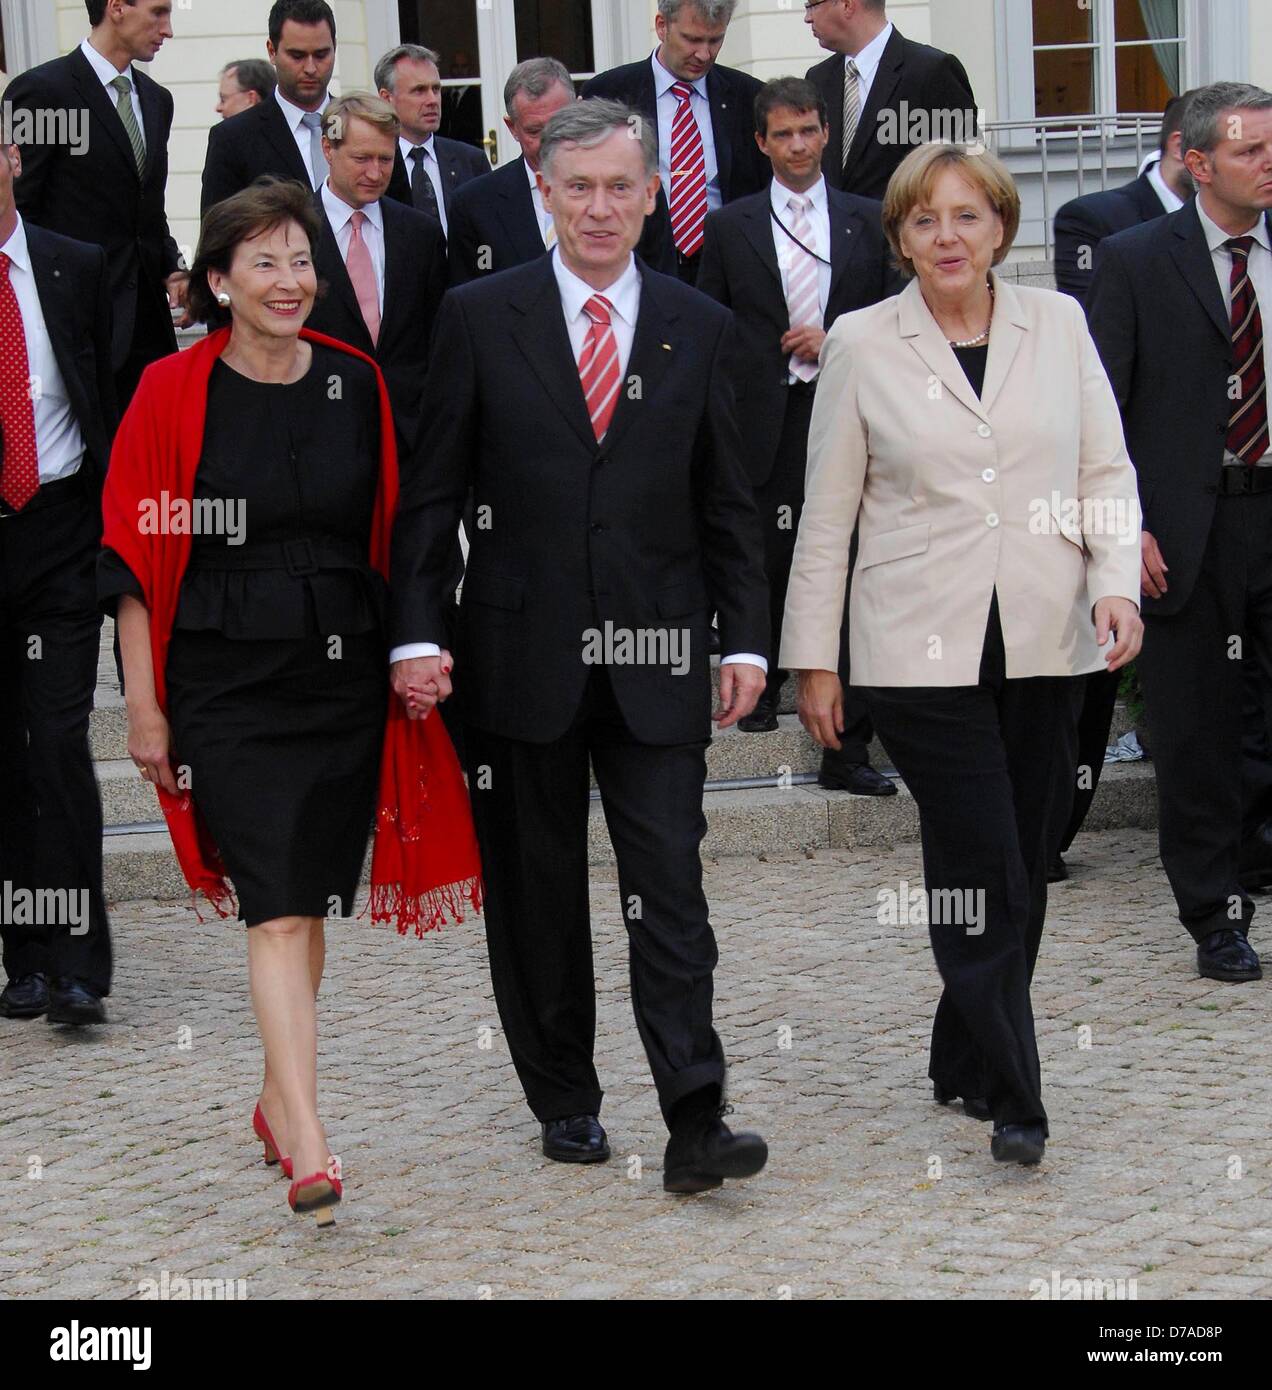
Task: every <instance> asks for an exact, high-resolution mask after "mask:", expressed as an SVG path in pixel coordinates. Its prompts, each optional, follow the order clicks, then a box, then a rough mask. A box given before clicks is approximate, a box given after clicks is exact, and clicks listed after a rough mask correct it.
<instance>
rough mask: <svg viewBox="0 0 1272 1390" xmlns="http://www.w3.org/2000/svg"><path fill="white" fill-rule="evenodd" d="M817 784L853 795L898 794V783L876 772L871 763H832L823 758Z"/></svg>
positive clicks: (833, 790) (828, 789) (829, 789)
mask: <svg viewBox="0 0 1272 1390" xmlns="http://www.w3.org/2000/svg"><path fill="white" fill-rule="evenodd" d="M817 785H818V786H819V787H825V788H826V790H827V791H832V792H851V793H852V794H853V796H896V794H897V784H896V783H895V782H893V781H891V780H890V779H889V778H887V777H885V776H884V775H883V773H882V772H876V771H875V770H874V768H872V767H871V766H870V764H869V763H832V762H829V761H827V759H825V758H823V759H822V765H821V771H820V772H819V773H818V774H817Z"/></svg>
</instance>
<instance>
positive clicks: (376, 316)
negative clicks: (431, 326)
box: [345, 212, 380, 346]
mask: <svg viewBox="0 0 1272 1390" xmlns="http://www.w3.org/2000/svg"><path fill="white" fill-rule="evenodd" d="M349 220H350V222H352V223H353V229H352V230H351V231H350V233H349V254H348V255H347V256H346V257H345V268H346V269H347V270H348V272H349V279H350V281H351V282H352V284H353V292H354V294H355V295H357V297H358V308H359V309H361V310H362V317H363V319H364V321H365V322H366V325H367V332H368V333H369V334H370V335H371V342H372V344H373V345H376V346H378V345H379V342H380V289H379V286H378V285H377V284H376V279H375V265H374V264H373V262H372V260H371V248H370V247H369V246H368V245H367V243H366V240H365V238H364V237H363V235H362V225H363V223H364V222H366V221H367V215H366V213H365V212H355V213H354V214H353V216H352V217H351V218H350V219H349Z"/></svg>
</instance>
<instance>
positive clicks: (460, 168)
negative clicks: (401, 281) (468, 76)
mask: <svg viewBox="0 0 1272 1390" xmlns="http://www.w3.org/2000/svg"><path fill="white" fill-rule="evenodd" d="M439 61H440V60H439V58H438V56H437V54H436V53H434V52H433V50H432V49H431V48H423V47H421V46H420V45H419V44H417V43H405V44H402V45H400V46H399V47H397V48H394V49H390V50H389V52H388V53H386V54H385V55H384V57H383V58H381V59H380V61H379V62H378V63H377V64H376V65H375V85H376V88H377V90H378V91H379V93H380V96H381V98H382V99H383V100H385V101H387V102H388V103H389V105H390V106H392V107H393V109H394V111H396V112H397V118H398V121H399V123H400V124H401V127H402V133H401V134H400V135H399V136H398V156H397V162H396V167H395V168H394V171H393V182H392V183H391V184H390V185H389V196H390V197H391V198H397V199H399V200H400V201H401V202H404V203H409V204H411V206H413V207H414V208H415V209H416V211H417V212H423V213H426V214H427V215H428V216H429V217H431V218H432V219H433V220H434V221H435V222H437V223H439V224H440V225H441V228H442V235H443V236H445V235H447V234H448V233H449V230H450V207H451V200H452V199H453V198H454V196H455V193H456V192H457V190H458V189H460V188H462V187H463V186H464V184H466V183H467V182H468V181H469V180H470V179H476V178H480V177H481V176H482V175H483V174H488V173H490V161H489V160H488V159H487V158H486V156H485V155H484V154H483V153H482V152H481V150H479V149H476V148H474V146H472V145H466V144H464V142H463V141H462V140H447V139H446V138H445V136H442V135H438V133H437V127H438V126H439V125H441V123H442V76H441V72H440V71H439V69H438V63H439Z"/></svg>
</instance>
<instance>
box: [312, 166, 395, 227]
mask: <svg viewBox="0 0 1272 1390" xmlns="http://www.w3.org/2000/svg"><path fill="white" fill-rule="evenodd" d="M322 205H323V207H324V209H325V210H326V213H327V220H328V221H329V222H330V223H331V229H332V231H335V232H339V231H341V230H342V229H343V228H344V225H345V223H346V222H348V220H349V219H350V218H351V217H352V216H353V214H354V213H355V212H364V213H366V215H367V221H368V222H370V223H371V224H372V225H373V226H374V227H376V228H377V229H378V230H379V231H381V232H382V231H383V230H384V211H383V209H382V208H381V207H380V202H379V199H377V200H376V201H375V202H374V203H368V204H367V205H366V207H363V208H355V207H351V206H350V205H349V204H348V203H346V202H345V200H344V199H343V198H342V197H341V196H340V195H339V194H338V193H337V192H336V191H335V190H334V189H333V188H332V186H331V182H330V180H328V179H323V181H322Z"/></svg>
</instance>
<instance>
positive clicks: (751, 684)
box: [711, 661, 768, 729]
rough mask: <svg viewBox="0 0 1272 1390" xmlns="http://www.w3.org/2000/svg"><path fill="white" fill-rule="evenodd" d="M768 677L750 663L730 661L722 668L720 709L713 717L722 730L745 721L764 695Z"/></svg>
mask: <svg viewBox="0 0 1272 1390" xmlns="http://www.w3.org/2000/svg"><path fill="white" fill-rule="evenodd" d="M767 680H768V677H767V676H766V675H765V674H764V672H763V671H761V670H760V668H759V667H758V666H752V665H751V663H750V662H749V661H730V662H729V663H728V665H727V666H726V665H721V667H720V708H719V709H717V710H715V711H714V712H713V713H712V715H711V717H712V719H714V720H715V722H716V723H717V724H718V725H719V726H720V727H721V728H722V729H727V728H728V727H729V725H730V724H736V723H737V722H738V720H739V719H745V718H746V717H747V715H748V714H750V713H751V711H752V710H753V709H754V708H755V706H756V702H757V701H758V700H759V698H760V696H761V695H763V694H764V685H765V682H766V681H767Z"/></svg>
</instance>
